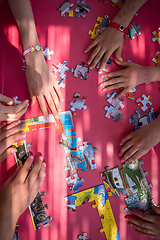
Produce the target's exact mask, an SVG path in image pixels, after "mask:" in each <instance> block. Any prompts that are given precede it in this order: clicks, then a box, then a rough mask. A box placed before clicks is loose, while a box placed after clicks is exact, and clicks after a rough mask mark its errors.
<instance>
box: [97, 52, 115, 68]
mask: <svg viewBox="0 0 160 240" xmlns="http://www.w3.org/2000/svg"><path fill="white" fill-rule="evenodd" d="M111 54H112V52H106V53H105V55H104V57H103V59H102V62H101V65H100V67H99V71H101V70H103V68H105V66H106V63H107V62H108V60H109V58H110V56H111Z"/></svg>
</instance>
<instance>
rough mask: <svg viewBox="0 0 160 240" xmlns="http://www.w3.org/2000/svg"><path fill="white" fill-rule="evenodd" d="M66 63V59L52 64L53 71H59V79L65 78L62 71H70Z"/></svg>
mask: <svg viewBox="0 0 160 240" xmlns="http://www.w3.org/2000/svg"><path fill="white" fill-rule="evenodd" d="M66 65H67V62H66V61H64V62H63V64H62V63H60V62H59V63H58V64H57V65H55V64H52V68H53V73H57V72H59V73H60V75H59V77H60V79H63V80H64V79H65V78H66V75H65V74H64V73H65V72H69V71H70V69H69V68H68V67H67V66H66Z"/></svg>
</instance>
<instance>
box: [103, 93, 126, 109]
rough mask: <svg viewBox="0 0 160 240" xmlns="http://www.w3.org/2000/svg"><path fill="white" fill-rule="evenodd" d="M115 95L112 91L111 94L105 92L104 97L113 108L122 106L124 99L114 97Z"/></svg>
mask: <svg viewBox="0 0 160 240" xmlns="http://www.w3.org/2000/svg"><path fill="white" fill-rule="evenodd" d="M116 96H117V93H116V92H112V94H109V93H107V94H106V97H107V98H108V99H107V102H108V103H110V104H111V105H112V106H113V107H114V108H124V105H123V104H122V102H123V101H124V99H123V98H120V99H115V97H116Z"/></svg>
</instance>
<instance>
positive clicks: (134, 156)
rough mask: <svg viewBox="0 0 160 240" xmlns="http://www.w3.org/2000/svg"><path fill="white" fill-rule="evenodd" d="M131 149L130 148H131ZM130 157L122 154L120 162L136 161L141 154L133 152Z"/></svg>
mask: <svg viewBox="0 0 160 240" xmlns="http://www.w3.org/2000/svg"><path fill="white" fill-rule="evenodd" d="M131 149H132V148H131ZM133 152H134V150H133ZM129 155H130V156H126V154H124V155H123V156H122V158H121V161H122V162H128V163H129V162H132V161H135V160H137V159H138V158H140V157H141V156H142V155H143V154H142V153H141V152H140V151H135V153H133V155H132V153H131V154H129Z"/></svg>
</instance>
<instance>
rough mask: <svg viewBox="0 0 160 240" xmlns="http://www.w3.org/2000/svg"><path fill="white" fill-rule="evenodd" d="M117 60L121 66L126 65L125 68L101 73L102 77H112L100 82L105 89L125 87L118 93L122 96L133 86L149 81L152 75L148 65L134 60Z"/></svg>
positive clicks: (118, 96)
mask: <svg viewBox="0 0 160 240" xmlns="http://www.w3.org/2000/svg"><path fill="white" fill-rule="evenodd" d="M115 62H116V63H117V64H118V65H119V66H122V67H124V69H122V70H119V71H116V72H110V73H105V74H103V75H101V77H102V78H105V77H107V78H112V79H110V80H108V81H106V82H103V83H100V85H99V86H100V87H103V91H109V90H113V89H117V88H123V90H122V91H121V92H120V93H119V94H118V95H117V98H120V97H122V96H123V95H124V94H125V93H126V92H128V91H129V90H130V89H132V88H133V87H135V86H137V85H139V84H142V83H147V82H149V80H150V75H149V70H148V68H147V67H143V66H140V65H138V64H135V63H132V62H120V61H118V60H117V59H115Z"/></svg>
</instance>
